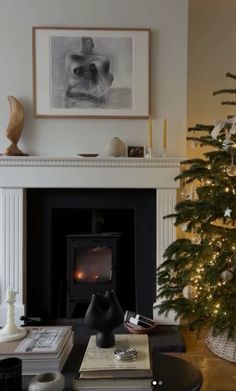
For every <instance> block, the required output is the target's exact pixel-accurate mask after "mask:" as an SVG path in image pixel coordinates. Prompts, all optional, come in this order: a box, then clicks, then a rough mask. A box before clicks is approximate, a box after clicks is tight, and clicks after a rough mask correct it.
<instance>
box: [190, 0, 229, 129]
mask: <svg viewBox="0 0 236 391" xmlns="http://www.w3.org/2000/svg"><path fill="white" fill-rule="evenodd" d="M227 72H232V73H236V1H235V0H189V36H188V99H187V102H188V109H187V113H188V114H187V115H188V125H189V126H192V125H194V124H195V123H208V124H213V121H214V119H224V118H225V117H226V116H227V115H230V114H231V115H232V114H236V107H235V106H233V107H229V106H222V105H221V104H220V102H221V100H222V99H225V98H226V97H227V98H228V97H229V98H231V97H232V96H230V95H217V96H213V95H212V92H213V91H214V90H218V89H221V88H236V82H235V81H233V80H232V79H228V78H225V74H226V73H227Z"/></svg>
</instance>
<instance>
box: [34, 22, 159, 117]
mask: <svg viewBox="0 0 236 391" xmlns="http://www.w3.org/2000/svg"><path fill="white" fill-rule="evenodd" d="M32 32H33V106H34V116H35V117H68V118H72V117H83V118H91V117H94V118H148V116H149V114H150V40H151V39H150V38H151V30H150V29H146V28H142V29H130V28H128V29H123V28H112V29H107V28H78V27H33V31H32Z"/></svg>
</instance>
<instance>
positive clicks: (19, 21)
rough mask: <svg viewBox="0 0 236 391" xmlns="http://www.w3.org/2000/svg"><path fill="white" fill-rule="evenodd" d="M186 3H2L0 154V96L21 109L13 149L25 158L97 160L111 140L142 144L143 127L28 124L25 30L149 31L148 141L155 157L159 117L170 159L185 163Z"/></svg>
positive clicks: (0, 134) (3, 121) (0, 145)
mask: <svg viewBox="0 0 236 391" xmlns="http://www.w3.org/2000/svg"><path fill="white" fill-rule="evenodd" d="M187 24H188V0H1V1H0V48H1V61H0V87H1V88H0V152H1V151H2V150H3V149H4V148H5V147H6V145H8V142H7V140H6V137H5V135H4V129H5V128H6V126H7V123H8V118H9V104H8V101H7V95H13V96H15V97H16V98H18V99H19V100H20V101H21V102H22V104H23V105H24V108H25V126H24V132H23V137H22V139H21V143H20V145H19V147H20V148H22V149H23V150H24V151H25V152H28V153H29V154H34V155H35V154H39V155H57V156H75V155H76V154H77V153H82V152H83V153H89V152H90V153H91V152H93V153H102V151H103V146H104V143H105V141H106V140H107V139H108V138H111V137H114V136H118V137H120V138H121V139H122V140H123V141H124V142H125V143H126V144H127V145H145V144H146V141H147V121H146V120H140V119H139V120H136V119H133V120H131V119H129V120H125V119H123V120H121V119H118V120H112V119H105V120H104V119H99V120H94V119H93V120H91V119H64V120H63V119H34V118H33V117H32V51H31V39H32V38H31V29H32V26H50V25H51V26H53V25H54V26H79V27H107V28H109V27H123V28H127V27H130V28H140V27H145V28H150V29H152V56H151V66H152V74H151V85H152V96H151V98H152V113H153V142H154V152H155V154H156V155H159V156H160V154H161V143H162V128H163V119H164V117H167V118H168V149H169V154H170V156H176V157H179V156H180V157H182V156H185V152H186V146H185V132H186V90H187V82H186V79H187Z"/></svg>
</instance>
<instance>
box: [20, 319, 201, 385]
mask: <svg viewBox="0 0 236 391" xmlns="http://www.w3.org/2000/svg"><path fill="white" fill-rule="evenodd" d="M164 330H165V329H164ZM119 331H120V330H118V332H119ZM161 331H162V330H161V329H160V332H161ZM163 333H164V331H163ZM164 334H165V338H166V339H167V340H168V335H167V334H166V332H165V333H164ZM90 335H91V333H90V331H89V330H87V329H86V328H84V327H83V326H81V327H79V326H78V329H76V332H75V337H76V338H75V346H74V348H73V350H72V352H71V354H70V356H69V358H68V360H67V362H66V364H65V366H64V368H63V371H62V373H63V374H64V376H65V380H66V386H65V389H64V391H72V390H73V378H74V374H75V372H76V371H77V370H78V368H79V367H80V363H81V361H82V359H83V356H84V352H85V349H86V346H87V343H88V340H89V337H90ZM159 335H160V333H159ZM152 338H153V339H154V341H155V343H154V346H153V344H152V343H151V348H154V349H152V362H153V380H154V381H155V382H156V385H154V386H153V390H157V391H159V390H160V391H197V390H200V389H201V386H202V382H203V378H202V374H201V372H200V371H199V369H198V368H196V367H195V366H194V365H193V364H191V363H190V362H188V361H186V360H182V359H180V358H176V357H173V356H170V355H168V354H165V353H160V352H159V351H157V350H158V346H157V345H156V344H157V343H158V340H159V339H158V336H157V335H156V336H153V337H151V339H152ZM170 338H171V335H170ZM151 342H152V341H151ZM173 343H176V341H174V340H173ZM161 350H162V351H171V350H170V349H168V347H167V349H165V346H162V347H161ZM30 380H31V376H23V391H27V390H28V385H29V382H30Z"/></svg>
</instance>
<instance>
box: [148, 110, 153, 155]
mask: <svg viewBox="0 0 236 391" xmlns="http://www.w3.org/2000/svg"><path fill="white" fill-rule="evenodd" d="M148 148H152V117H151V115H150V116H149V120H148Z"/></svg>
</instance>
